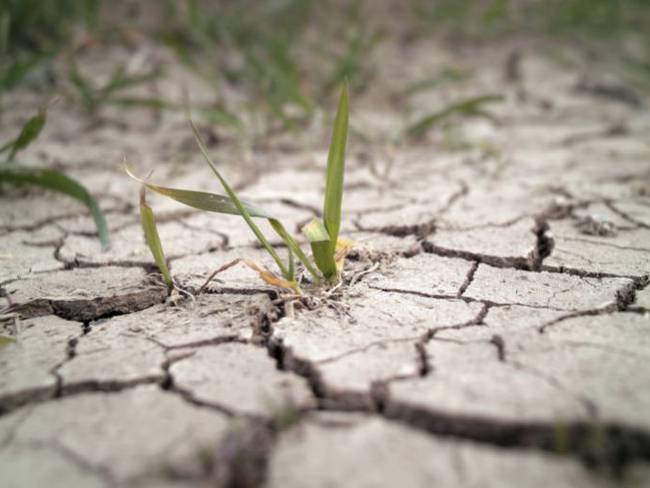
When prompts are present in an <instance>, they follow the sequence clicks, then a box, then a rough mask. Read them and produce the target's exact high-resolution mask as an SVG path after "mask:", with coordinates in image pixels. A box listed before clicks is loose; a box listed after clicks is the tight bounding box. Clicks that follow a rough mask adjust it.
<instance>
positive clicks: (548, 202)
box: [0, 44, 650, 488]
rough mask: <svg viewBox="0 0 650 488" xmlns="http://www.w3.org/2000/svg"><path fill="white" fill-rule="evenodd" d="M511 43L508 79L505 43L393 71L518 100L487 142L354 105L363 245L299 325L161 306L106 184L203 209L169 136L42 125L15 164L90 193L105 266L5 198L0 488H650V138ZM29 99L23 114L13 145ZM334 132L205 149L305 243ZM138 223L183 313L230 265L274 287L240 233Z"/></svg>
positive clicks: (350, 217) (93, 249) (71, 229)
mask: <svg viewBox="0 0 650 488" xmlns="http://www.w3.org/2000/svg"><path fill="white" fill-rule="evenodd" d="M516 47H517V49H519V50H520V51H521V53H522V55H523V57H522V63H521V66H519V71H520V73H519V75H520V77H519V78H518V79H517V76H514V78H515V79H513V76H512V75H516V74H517V73H516V71H517V70H515V72H513V63H512V62H510V63H508V54H509V53H510V52H511V49H510V48H509V47H504V46H501V47H500V48H499V49H497V48H495V47H494V46H492V47H486V48H484V49H480V48H478V47H474V48H472V49H467V50H459V51H457V52H452V53H445V52H444V51H442V50H441V49H440V46H438V45H436V44H425V45H416V46H411V47H402V48H399V50H398V48H392V50H391V49H389V48H387V52H386V53H384V55H385V57H384V58H383V59H384V60H385V61H386V62H385V63H383V64H382V70H381V72H380V80H381V82H380V86H381V87H384V86H388V87H390V86H391V85H392V86H394V87H395V86H397V87H399V86H400V85H402V86H403V85H404V84H405V83H406V80H411V81H413V80H417V79H419V78H422V77H423V76H424V75H426V74H427V73H431V72H432V70H435V69H438V68H440V67H442V66H444V65H448V64H449V63H452V62H458V61H457V60H458V59H462V60H463V61H462V62H463V66H464V67H466V68H471V69H472V70H473V73H474V76H473V78H472V79H471V80H469V81H468V82H466V83H463V84H460V85H456V86H449V87H443V88H441V89H439V90H433V91H429V92H426V93H423V94H421V95H418V96H417V97H416V99H415V100H412V101H411V102H410V103H411V104H412V105H413V106H414V107H415V108H416V109H417V108H421V109H423V110H425V111H426V110H430V109H434V108H436V107H441V106H443V105H444V104H445V103H446V102H448V101H450V100H454V99H457V98H458V97H461V96H468V95H475V94H479V93H485V92H499V93H504V94H505V95H506V101H505V102H504V103H502V104H497V105H494V106H493V109H492V111H493V114H494V116H495V119H494V120H486V119H466V120H463V121H459V122H458V123H457V124H456V125H455V126H454V128H453V129H451V130H448V131H446V132H445V131H443V130H440V129H438V130H434V131H433V132H432V133H431V134H430V135H429V137H428V138H427V139H425V140H423V141H417V142H413V143H408V144H404V145H402V146H400V147H397V148H396V147H388V146H387V145H386V144H384V143H383V142H382V141H385V140H386V139H387V137H385V136H386V135H390V134H393V133H394V131H395V130H396V128H399V127H400V126H401V124H402V123H403V121H402V119H401V118H400V116H399V113H400V110H401V107H402V106H403V105H404V104H405V103H406V102H404V101H402V102H400V101H399V100H393V102H392V103H393V105H392V106H391V105H389V104H388V103H383V104H382V103H375V99H374V98H373V96H374V95H373V94H372V93H371V94H369V95H367V96H365V97H364V98H361V99H359V100H355V99H353V103H352V110H351V121H352V124H353V126H354V127H355V128H356V129H357V130H359V131H362V132H366V133H367V134H370V135H371V136H374V137H375V138H376V139H377V142H374V143H364V142H363V141H362V140H361V138H360V137H358V136H355V133H353V134H352V135H351V145H350V148H349V157H348V172H347V176H346V178H347V179H346V191H345V201H344V209H345V223H344V225H343V227H344V234H345V236H346V237H349V238H351V239H353V240H354V241H355V243H356V245H355V249H354V251H353V252H352V254H351V256H350V258H349V261H348V263H347V270H346V273H345V277H344V278H345V279H344V284H343V285H342V286H340V287H339V288H338V289H336V290H334V291H333V292H331V293H330V294H329V296H323V295H320V296H316V297H311V298H310V299H309V300H306V301H305V302H302V303H296V302H290V301H287V300H285V299H283V296H282V294H281V293H279V292H278V291H277V290H274V289H272V288H270V287H268V286H267V285H265V284H264V283H263V282H261V281H260V280H259V279H258V278H257V277H256V275H255V274H254V273H253V272H251V271H249V270H248V269H245V268H232V269H231V270H229V271H228V272H226V273H224V274H223V275H220V279H219V280H217V281H215V282H213V284H212V285H211V286H210V287H209V289H208V293H205V294H202V295H200V296H195V297H193V298H188V297H187V296H186V295H180V294H178V293H174V294H173V295H172V296H171V297H168V296H167V293H166V291H165V289H164V288H163V287H162V286H161V285H160V277H159V275H157V274H156V273H155V269H154V267H153V266H152V259H151V257H150V255H149V254H148V250H147V249H146V247H145V245H144V244H143V239H142V235H141V230H140V226H139V217H138V213H137V206H136V203H137V190H138V188H137V185H136V184H134V183H133V182H131V181H129V180H128V178H127V177H126V176H125V175H124V174H123V172H122V171H121V169H120V163H121V160H122V156H123V155H127V157H128V158H129V160H131V161H132V162H133V163H134V164H136V165H137V166H138V167H139V168H140V169H141V173H142V174H144V173H145V172H146V171H148V170H149V169H151V168H155V169H156V172H155V174H154V176H153V180H155V181H156V182H160V183H163V184H168V185H170V186H180V187H185V188H193V189H211V190H218V186H217V184H216V182H215V181H213V180H212V179H211V177H210V173H209V171H208V169H207V168H206V167H205V166H204V164H203V163H202V161H201V160H200V157H199V155H198V152H197V151H196V150H195V148H194V145H193V142H192V140H191V135H190V132H189V130H187V127H186V125H185V123H184V121H183V120H182V116H179V115H175V114H163V116H162V117H157V116H155V115H154V114H151V113H150V112H148V111H146V110H142V111H139V110H131V111H127V112H125V111H115V110H113V109H108V110H106V111H104V112H103V113H102V115H101V118H100V120H99V121H97V120H91V119H89V118H88V117H87V116H84V115H82V114H81V113H79V112H78V110H77V109H75V108H74V107H73V106H71V105H70V104H69V103H67V102H65V101H62V102H61V103H59V104H58V105H56V106H54V107H53V109H52V111H51V113H50V117H49V123H48V126H47V128H46V130H45V132H44V134H43V137H42V139H40V140H39V141H38V142H37V143H36V144H34V146H33V147H32V148H30V150H29V151H27V152H26V153H25V155H24V157H23V159H24V160H26V161H30V162H31V163H32V164H42V165H48V166H50V167H57V168H63V169H65V170H66V171H67V172H68V173H69V174H70V175H72V176H75V177H77V178H79V179H80V180H81V181H83V182H84V183H85V184H86V185H88V187H89V188H90V189H91V190H92V191H93V192H94V193H95V194H97V195H98V196H99V199H100V203H101V204H102V207H103V208H104V210H105V211H106V212H107V218H108V222H109V225H110V227H111V229H112V247H111V249H110V250H109V251H105V252H102V251H101V250H100V246H99V243H98V240H97V238H96V236H95V235H94V227H93V224H92V221H91V219H90V218H89V216H88V215H87V213H86V212H85V211H84V209H83V207H81V206H80V205H78V204H77V203H76V202H74V201H72V200H69V199H66V198H65V197H61V196H58V195H55V194H51V193H45V192H40V191H37V190H30V191H23V190H21V191H14V190H10V191H7V192H5V194H4V196H2V197H1V199H0V208H1V211H0V255H1V256H0V259H1V261H0V284H1V285H2V288H3V290H4V294H5V295H8V297H9V299H7V298H2V300H3V301H4V302H5V303H3V304H2V307H4V306H5V305H8V304H9V301H10V303H11V304H13V308H11V309H9V310H7V309H5V310H4V312H3V313H4V315H5V317H4V318H3V322H2V324H3V327H4V333H5V334H12V335H15V336H16V342H15V343H14V344H9V345H6V346H4V347H2V348H0V473H2V474H1V477H2V480H3V481H2V483H1V484H2V485H3V486H6V487H12V488H14V487H37V486H50V487H58V486H61V487H72V486H83V487H95V486H97V487H111V486H120V487H122V486H124V487H196V486H245V487H249V486H263V485H264V486H269V487H273V488H279V487H283V488H285V487H338V486H351V487H356V488H359V487H373V488H374V487H394V486H405V487H406V486H408V487H411V486H413V487H431V486H436V487H495V488H496V487H498V488H501V487H520V488H525V487H542V486H544V487H545V486H552V487H554V488H560V487H567V488H568V487H572V488H575V487H590V488H591V487H607V486H620V485H622V486H630V487H644V486H650V368H649V367H648V364H649V361H650V288H649V287H648V274H649V273H650V260H649V258H650V151H649V147H648V141H650V137H649V136H650V117H649V116H648V112H647V110H645V109H643V108H641V107H639V106H633V105H634V104H633V103H631V102H630V100H628V99H627V98H625V99H617V98H616V97H614V96H613V95H615V93H612V92H611V90H610V91H609V92H607V90H593V91H589V90H587V89H584V88H583V89H582V90H579V89H577V88H576V86H577V84H578V82H579V81H580V80H581V79H584V77H586V79H587V80H588V81H590V82H593V83H611V80H609V79H607V78H604V79H603V78H597V77H595V76H596V74H598V75H599V76H601V77H602V76H603V75H606V74H608V72H607V70H606V69H602V67H598V66H594V65H593V64H592V63H593V61H592V60H590V59H587V58H585V57H583V56H582V55H581V54H579V53H577V52H569V51H567V50H566V49H564V48H560V47H557V46H556V47H553V46H550V47H549V46H547V49H539V46H536V45H534V44H530V45H528V44H523V45H522V46H516ZM124 55H125V53H123V52H122V53H120V52H117V53H115V56H118V57H119V56H124ZM158 55H159V54H158ZM161 56H163V55H161ZM109 58H110V57H109ZM512 59H514V58H511V61H512ZM89 62H90V64H91V65H92V63H93V60H92V59H91V60H90V61H89ZM94 62H95V64H96V65H97V67H98V70H100V71H101V69H100V68H101V66H102V63H103V62H108V61H106V60H102V61H94ZM507 66H509V70H505V67H507ZM504 71H509V74H510V77H509V78H510V79H509V78H508V77H507V76H506V75H505V74H504ZM396 77H400V79H396ZM179 80H180V81H183V82H185V83H190V82H191V80H190V79H189V76H188V75H187V74H186V73H182V72H181V71H180V70H178V69H175V68H174V67H172V69H171V70H170V75H169V77H168V78H166V79H165V80H163V81H161V82H160V86H159V90H160V91H161V93H169V94H177V93H178V91H179V88H178V87H179ZM196 83H197V84H196V87H195V88H194V89H193V90H192V91H191V93H192V95H193V96H194V97H197V98H200V97H201V87H200V85H198V82H196ZM603 93H604V94H605V95H609V97H606V96H603ZM170 96H171V95H170ZM42 102H43V98H42V94H39V93H34V92H29V91H24V92H20V93H18V94H17V95H16V96H15V98H14V99H13V100H12V103H15V107H16V110H15V113H14V112H13V111H12V114H13V115H12V114H5V116H4V119H3V120H2V135H3V137H2V139H4V138H5V136H6V137H9V136H10V135H12V134H13V133H15V131H16V128H17V127H18V126H19V125H18V124H19V121H20V120H23V119H24V117H25V114H27V113H30V112H31V111H33V110H34V109H35V108H36V107H37V106H38V105H39V104H40V103H42ZM12 117H13V118H12ZM327 131H328V129H327V124H324V127H320V126H319V125H318V124H315V126H314V127H313V128H312V129H310V130H309V131H307V132H306V133H301V134H296V135H292V134H288V135H278V136H275V137H273V138H271V139H270V140H269V141H263V142H259V143H257V145H256V146H255V147H253V148H252V149H250V150H246V151H242V150H241V148H240V147H239V145H238V143H237V140H236V139H235V138H234V136H233V135H232V134H230V135H229V134H228V133H225V135H224V134H222V133H217V136H216V137H213V138H212V146H211V151H212V152H213V154H214V156H215V159H216V160H217V161H219V164H222V166H223V168H224V169H223V170H224V173H225V174H226V175H227V176H228V178H230V179H231V180H232V181H233V182H235V183H236V184H237V186H238V188H239V190H240V193H241V194H242V195H246V196H247V197H248V198H250V199H253V200H257V201H258V202H260V204H261V205H264V206H265V207H268V208H269V209H272V210H273V211H275V212H276V213H277V214H278V215H280V216H281V217H282V218H283V219H284V220H285V221H287V222H289V224H290V226H291V228H292V229H295V228H296V227H297V226H298V225H300V224H301V223H304V222H306V221H308V220H309V219H310V218H311V217H313V216H314V215H316V214H317V212H318V208H319V207H320V204H321V198H322V197H321V194H322V186H323V181H322V174H323V170H324V165H325V159H326V144H327V135H326V134H327ZM150 202H151V205H152V207H153V208H154V209H155V211H156V213H157V215H158V220H159V226H160V233H161V237H162V242H163V245H164V247H165V250H166V253H167V255H168V257H169V258H170V265H171V271H172V273H173V275H174V277H175V279H176V280H177V282H178V284H179V285H180V286H181V287H183V288H184V289H186V290H188V291H189V292H192V291H193V292H196V290H197V289H198V287H199V286H200V284H201V283H202V282H203V280H204V279H205V277H206V276H207V275H208V274H209V273H210V271H212V270H214V269H215V268H217V267H218V266H220V265H222V264H224V263H226V262H228V261H230V260H232V259H234V258H236V257H240V256H241V257H247V258H251V259H255V260H258V261H261V262H264V263H267V264H268V265H269V266H270V265H271V264H272V263H270V262H269V259H268V258H267V257H266V256H265V255H264V254H263V253H262V251H261V250H260V249H259V248H258V247H257V246H256V245H255V243H254V240H253V237H252V235H251V234H250V232H249V230H248V229H247V228H246V227H245V225H244V224H243V223H242V222H241V221H240V220H238V219H237V218H234V217H224V216H218V215H207V214H202V213H199V212H194V211H192V210H191V209H187V208H185V207H181V206H179V205H177V204H175V203H174V202H171V201H166V200H162V199H157V198H154V197H153V196H152V197H151V198H150ZM12 314H13V315H12ZM17 317H19V318H17Z"/></svg>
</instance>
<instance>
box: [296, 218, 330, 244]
mask: <svg viewBox="0 0 650 488" xmlns="http://www.w3.org/2000/svg"><path fill="white" fill-rule="evenodd" d="M301 230H302V233H303V234H304V235H305V237H306V238H307V240H308V241H309V242H310V243H311V242H329V240H330V236H329V234H328V233H327V229H326V228H325V225H323V222H322V221H321V220H320V219H319V218H318V217H314V218H313V219H312V220H311V222H309V223H308V224H307V225H305V226H304V227H303V228H302V229H301Z"/></svg>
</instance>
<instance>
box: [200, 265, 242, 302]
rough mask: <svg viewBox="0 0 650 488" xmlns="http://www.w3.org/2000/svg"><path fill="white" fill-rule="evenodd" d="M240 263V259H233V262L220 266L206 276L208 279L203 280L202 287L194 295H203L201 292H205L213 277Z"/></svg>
mask: <svg viewBox="0 0 650 488" xmlns="http://www.w3.org/2000/svg"><path fill="white" fill-rule="evenodd" d="M240 262H241V258H237V259H235V260H233V261H230V262H229V263H226V264H224V265H223V266H221V267H220V268H219V269H217V270H216V271H214V272H213V273H212V274H211V275H210V276H208V279H207V280H205V283H203V285H201V288H199V291H198V292H197V293H196V294H197V295H200V294H201V293H203V290H205V288H206V287H207V286H208V284H209V283H210V282H211V281H212V280H213V279H214V277H215V276H217V275H218V274H219V273H222V272H224V271H226V270H227V269H230V268H232V267H233V266H235V265H237V264H239V263H240Z"/></svg>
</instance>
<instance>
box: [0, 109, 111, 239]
mask: <svg viewBox="0 0 650 488" xmlns="http://www.w3.org/2000/svg"><path fill="white" fill-rule="evenodd" d="M46 113H47V107H45V108H43V109H42V110H41V111H40V112H39V113H38V114H37V115H35V116H33V117H32V118H30V119H29V120H28V121H27V122H26V123H25V125H24V126H23V128H22V129H21V131H20V133H19V134H18V136H17V137H16V138H15V139H12V140H11V141H9V142H7V143H5V144H3V145H2V146H0V154H2V153H5V152H8V153H9V154H8V157H7V159H5V160H4V161H0V183H10V184H13V185H22V184H27V185H34V186H40V187H42V188H46V189H48V190H52V191H56V192H58V193H63V194H65V195H68V196H70V197H72V198H75V199H76V200H79V201H80V202H81V203H83V204H84V205H85V206H86V207H88V209H89V210H90V212H91V214H92V216H93V219H94V221H95V226H96V227H97V232H98V233H99V239H100V241H101V243H102V245H103V246H104V248H106V247H108V246H109V243H110V239H109V236H108V227H107V225H106V219H105V218H104V214H103V213H102V210H101V208H100V207H99V204H98V203H97V200H95V199H94V198H93V196H92V195H91V194H90V193H89V192H88V190H87V189H86V188H85V187H84V186H83V185H82V184H81V183H79V182H78V181H76V180H74V179H72V178H70V177H69V176H66V175H65V174H64V173H62V172H60V171H56V170H52V169H46V168H35V167H25V166H21V165H20V164H17V161H16V160H15V156H16V155H17V154H18V152H20V151H22V150H23V149H25V148H26V147H27V146H29V145H30V144H31V143H32V142H33V141H34V140H35V139H36V138H37V137H38V135H39V134H40V132H41V130H42V128H43V126H44V125H45V122H46V120H47V114H46ZM10 163H11V164H10Z"/></svg>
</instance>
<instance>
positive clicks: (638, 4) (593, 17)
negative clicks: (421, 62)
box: [411, 0, 650, 37]
mask: <svg viewBox="0 0 650 488" xmlns="http://www.w3.org/2000/svg"><path fill="white" fill-rule="evenodd" d="M411 5H412V8H413V11H414V13H415V18H416V22H417V23H418V27H419V28H420V29H421V30H422V32H427V31H431V30H432V29H440V28H443V29H445V31H446V32H447V33H449V34H452V35H457V36H467V35H470V36H478V37H480V36H484V35H490V34H504V33H506V34H509V33H547V34H555V35H558V34H561V35H570V36H575V35H584V34H586V35H596V36H606V37H611V36H613V35H618V34H624V33H627V32H636V33H639V34H647V35H650V32H648V27H649V26H650V22H649V21H650V2H648V1H647V0H434V1H432V0H411Z"/></svg>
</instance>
